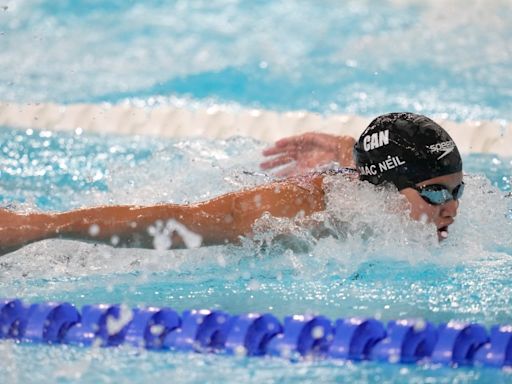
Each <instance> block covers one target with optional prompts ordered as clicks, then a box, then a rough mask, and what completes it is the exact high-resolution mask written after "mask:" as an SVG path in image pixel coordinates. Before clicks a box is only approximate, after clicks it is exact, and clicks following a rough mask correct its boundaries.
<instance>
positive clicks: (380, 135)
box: [363, 129, 389, 152]
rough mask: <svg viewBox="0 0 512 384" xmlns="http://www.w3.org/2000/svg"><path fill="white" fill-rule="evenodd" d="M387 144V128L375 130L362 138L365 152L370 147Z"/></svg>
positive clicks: (369, 149) (370, 148)
mask: <svg viewBox="0 0 512 384" xmlns="http://www.w3.org/2000/svg"><path fill="white" fill-rule="evenodd" d="M388 144H389V130H388V129H386V130H385V131H380V132H375V133H372V134H371V135H368V136H365V137H364V139H363V147H364V150H365V151H366V152H368V151H371V150H372V149H375V148H379V147H382V146H384V145H388Z"/></svg>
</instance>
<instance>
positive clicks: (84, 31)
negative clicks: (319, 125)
mask: <svg viewBox="0 0 512 384" xmlns="http://www.w3.org/2000/svg"><path fill="white" fill-rule="evenodd" d="M4 4H5V6H2V4H0V50H1V51H2V52H7V54H2V55H0V100H1V101H16V102H21V103H23V102H29V101H30V102H58V103H62V104H67V103H74V102H87V103H104V102H108V103H122V102H126V101H127V102H128V103H134V104H136V105H144V106H146V107H151V106H154V105H158V104H176V105H179V106H184V107H190V108H202V107H205V106H209V105H212V104H213V105H218V104H223V105H227V106H228V107H229V108H233V110H236V109H237V108H239V107H244V108H245V107H249V108H252V107H258V108H266V109H272V110H277V111H287V110H294V109H303V110H307V111H314V112H319V113H322V114H331V113H347V112H349V113H356V114H360V115H365V116H373V115H376V114H379V113H383V112H389V111H392V110H411V111H415V112H419V113H425V114H428V115H432V116H440V117H445V118H450V119H454V120H457V121H462V122H463V121H466V120H472V119H477V120H480V119H482V120H495V121H496V120H498V121H503V122H507V121H510V120H511V118H512V115H511V113H512V112H511V110H510V108H509V106H510V104H511V102H512V92H511V90H512V76H511V73H512V72H511V71H510V68H511V66H512V52H511V50H510V38H511V37H512V23H511V22H510V20H512V7H510V5H509V3H508V2H507V1H500V0H494V1H489V2H485V3H484V2H475V3H474V4H472V5H468V4H467V2H465V1H462V0H456V1H452V2H450V4H444V2H438V1H434V0H432V1H398V0H395V1H381V2H378V3H376V2H373V1H346V2H343V3H342V4H340V3H339V2H335V1H326V2H293V1H283V2H272V1H261V2H257V3H256V2H249V1H233V0H217V1H209V2H206V1H197V2H193V3H192V2H186V1H170V2H163V1H157V0H153V1H146V2H144V3H140V2H132V1H121V0H117V1H114V0H112V1H108V2H94V1H93V2H90V1H61V2H52V1H48V0H40V1H25V0H16V1H14V0H12V1H10V0H7V1H4ZM73 128H74V127H73ZM362 128H363V127H362ZM0 143H2V145H1V148H0V204H2V205H3V206H8V207H11V208H15V209H22V210H43V211H63V210H68V209H73V208H77V207H81V206H92V205H99V204H154V203H161V202H173V203H187V202H194V201H200V200H204V199H208V198H211V197H213V196H217V195H219V194H221V193H224V192H228V191H234V190H239V189H241V188H245V187H251V186H255V185H259V184H263V183H266V182H268V181H270V180H272V179H273V176H272V175H268V174H265V173H263V172H261V171H260V170H259V168H258V164H259V162H260V161H261V160H262V156H261V150H262V149H263V148H264V147H265V146H266V145H268V143H263V142H259V141H256V140H253V139H251V138H242V137H232V138H230V139H228V140H206V139H198V138H196V139H187V140H185V139H180V140H177V139H175V140H172V139H162V138H150V137H143V136H134V137H124V136H115V135H111V136H105V135H93V134H89V133H85V132H82V130H81V129H76V130H75V131H74V132H73V133H56V132H52V131H37V130H31V129H28V130H19V129H16V128H13V127H1V128H0ZM464 170H465V172H466V176H465V181H466V183H467V188H466V192H465V196H464V198H463V199H462V201H461V206H460V210H459V215H458V217H457V220H456V223H455V224H454V225H453V229H452V230H451V231H450V236H449V238H448V239H447V240H446V241H445V242H443V244H441V245H439V244H437V242H436V241H435V239H434V235H433V232H432V228H431V227H430V226H429V225H425V224H421V223H410V222H409V221H408V220H407V218H406V217H405V214H403V215H401V214H397V213H393V211H390V210H389V209H387V208H386V207H385V206H384V204H383V203H382V201H383V199H384V198H385V199H386V202H387V203H386V206H394V207H399V206H400V205H403V200H401V199H400V198H399V196H397V195H396V194H393V193H391V192H389V191H385V190H377V191H376V190H374V189H373V188H369V187H368V186H365V185H364V184H361V183H347V182H345V181H344V180H342V179H340V178H337V177H331V178H328V179H327V180H326V183H327V184H328V186H329V187H328V189H329V192H328V198H329V204H328V209H327V211H326V213H325V214H322V215H320V216H319V219H320V220H323V221H324V222H326V223H331V222H332V220H340V221H343V222H346V223H349V224H348V226H349V227H348V232H347V233H344V234H340V236H341V237H344V240H337V239H334V238H324V239H320V240H316V239H314V238H312V237H311V235H310V234H309V233H308V232H307V231H305V230H303V229H301V227H300V226H298V225H296V224H297V223H296V222H295V221H294V220H275V219H273V218H268V217H264V218H262V219H261V220H260V221H259V222H258V223H257V229H256V233H255V236H254V238H252V239H245V240H244V242H243V244H242V245H241V246H231V245H227V246H219V247H208V248H201V249H194V250H180V251H159V250H137V249H113V248H111V247H109V246H102V245H94V244H88V243H81V242H75V241H64V240H48V241H43V242H39V243H35V244H31V245H29V246H27V247H25V248H23V249H21V250H18V251H16V252H13V253H11V254H8V255H5V256H2V257H0V297H19V298H23V299H24V300H26V301H28V302H36V301H43V300H67V301H70V302H72V303H74V304H76V305H77V306H80V305H83V304H90V303H98V302H105V303H124V304H126V305H129V306H136V305H156V306H164V305H165V306H171V307H173V308H174V309H176V310H183V309H187V308H219V309H223V310H226V311H228V312H230V313H233V314H235V313H242V312H247V311H269V312H272V313H274V314H276V315H277V316H280V317H282V316H284V315H287V314H292V313H319V314H323V315H326V316H328V317H330V318H331V319H335V318H340V317H345V316H358V315H361V316H372V317H377V318H379V319H382V320H383V321H385V320H388V319H395V318H407V317H415V318H416V317H423V318H425V319H428V320H430V321H433V322H442V321H448V320H451V319H458V320H464V321H477V322H480V323H482V324H484V325H486V326H490V325H492V324H497V323H508V324H510V323H512V299H511V298H512V282H511V279H510V276H512V197H511V192H512V189H511V178H512V152H511V154H510V156H503V157H499V156H495V155H493V154H468V155H465V157H464ZM283 228H284V229H286V230H288V231H290V233H291V235H292V236H291V237H290V238H289V239H287V240H286V241H277V240H275V237H276V235H277V234H278V233H279V232H280V231H282V230H283ZM361 228H363V229H367V228H371V230H372V232H373V234H372V236H370V237H368V236H365V235H363V234H361V231H360V229H361ZM0 355H1V356H2V359H3V363H2V364H1V365H0V373H1V375H2V377H5V378H6V382H38V383H41V382H55V381H58V382H72V381H75V380H80V381H81V382H86V383H89V382H90V383H96V382H115V383H120V382H132V381H140V382H147V381H150V380H153V379H159V380H161V379H164V380H165V379H167V378H168V379H170V380H174V381H178V382H191V383H199V382H200V383H204V382H256V381H264V382H290V381H313V380H314V381H317V382H332V381H335V380H336V381H346V382H384V383H395V382H404V383H405V382H407V383H410V382H431V383H447V382H454V381H456V382H496V383H500V382H509V381H510V380H512V376H511V372H510V371H507V370H504V371H503V370H494V369H485V368H481V367H476V368H458V369H452V368H446V367H438V366H409V365H390V364H375V363H371V362H365V363H357V364H354V363H350V362H341V361H318V362H311V361H307V362H299V363H291V362H289V361H286V360H284V359H256V358H241V357H237V358H232V357H226V356H222V355H219V356H216V355H199V354H187V353H174V352H169V353H158V352H148V351H140V350H136V349H132V348H116V349H83V348H76V347H70V346H51V347H46V346H31V345H26V344H25V345H17V344H15V343H12V342H10V341H2V342H0Z"/></svg>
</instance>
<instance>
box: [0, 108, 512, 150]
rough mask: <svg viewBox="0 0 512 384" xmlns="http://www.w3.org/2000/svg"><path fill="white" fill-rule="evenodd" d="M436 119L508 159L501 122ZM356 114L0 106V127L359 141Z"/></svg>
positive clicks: (471, 145) (511, 130)
mask: <svg viewBox="0 0 512 384" xmlns="http://www.w3.org/2000/svg"><path fill="white" fill-rule="evenodd" d="M434 119H435V120H436V121H437V122H438V123H439V124H440V125H442V126H443V127H444V128H446V130H447V131H448V132H449V133H450V135H451V136H452V137H453V139H454V140H455V142H456V143H457V146H458V147H459V149H460V151H461V152H462V153H465V154H467V153H496V154H498V155H503V156H510V155H511V154H512V151H511V150H510V148H512V124H510V123H506V122H504V121H467V122H463V123H457V122H454V121H450V120H447V119H445V118H436V117H434ZM370 120H371V118H370V117H365V116H359V115H348V114H345V115H328V116H324V115H319V114H316V113H311V112H304V111H289V112H285V113H277V112H274V111H267V110H254V109H240V108H228V107H222V106H216V107H215V108H213V107H209V108H206V107H203V108H185V107H178V106H171V105H167V106H157V107H154V108H148V107H137V106H133V105H126V104H125V105H110V104H101V105H99V104H73V105H58V104H52V103H25V104H19V103H11V102H0V125H7V126H12V127H16V128H23V129H48V130H64V131H75V130H76V129H81V130H84V131H87V132H97V133H113V134H124V135H153V136H162V137H173V138H184V137H206V138H214V139H222V138H228V137H232V136H235V135H240V136H248V137H252V138H255V139H258V140H263V141H267V142H272V141H275V140H277V139H279V138H282V137H285V136H289V135H294V134H300V133H304V132H308V131H319V132H326V133H332V134H343V135H350V136H353V137H358V136H359V135H360V133H361V132H362V131H363V129H364V128H365V127H366V126H367V125H368V123H369V122H370Z"/></svg>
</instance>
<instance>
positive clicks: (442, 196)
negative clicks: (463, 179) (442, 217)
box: [417, 183, 464, 205]
mask: <svg viewBox="0 0 512 384" xmlns="http://www.w3.org/2000/svg"><path fill="white" fill-rule="evenodd" d="M417 191H418V192H419V194H420V196H421V197H422V198H423V199H424V200H425V201H426V202H427V203H429V204H433V205H441V204H444V203H447V202H448V201H450V200H459V199H460V198H461V197H462V194H463V193H464V183H460V184H459V185H458V186H456V187H455V188H454V190H453V192H450V191H449V190H448V188H446V186H444V185H440V184H434V185H426V186H424V187H421V188H418V189H417Z"/></svg>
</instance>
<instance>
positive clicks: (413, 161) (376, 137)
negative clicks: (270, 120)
mask: <svg viewBox="0 0 512 384" xmlns="http://www.w3.org/2000/svg"><path fill="white" fill-rule="evenodd" d="M315 135H316V136H315ZM305 138H306V139H307V140H306V142H307V143H308V145H309V150H308V151H300V145H299V144H300V143H301V140H302V141H304V140H305V139H304V137H303V138H302V139H297V138H291V139H285V140H284V142H285V143H286V142H287V143H288V145H285V146H283V147H282V148H284V147H285V148H286V149H285V150H284V151H280V150H278V149H270V150H268V151H266V154H267V155H277V158H275V159H274V160H275V161H274V162H272V160H270V162H266V163H265V164H264V165H263V166H264V167H266V168H267V169H270V168H273V167H275V166H279V165H284V164H286V163H287V161H285V160H286V159H285V158H283V155H284V156H287V159H288V162H289V159H293V156H292V154H291V153H292V152H293V151H295V152H296V153H295V160H297V161H298V162H299V163H300V159H299V155H298V153H301V155H308V152H310V154H313V155H314V156H312V157H310V158H309V160H308V161H305V162H303V163H302V165H301V166H302V167H311V166H315V165H316V164H319V163H322V162H324V161H325V160H326V159H328V160H329V161H332V160H335V161H338V162H340V163H341V164H344V165H350V164H352V162H354V163H355V166H356V169H357V173H356V174H357V175H358V177H359V179H361V180H364V181H367V182H369V183H371V184H374V185H379V184H384V183H391V184H393V185H394V186H395V187H396V188H397V190H398V191H399V193H401V194H402V195H404V196H405V198H406V199H407V201H408V202H409V206H410V217H411V218H412V219H413V220H421V221H425V222H429V223H432V224H434V225H435V227H436V229H437V235H438V238H439V240H442V239H443V238H445V237H446V236H448V227H449V226H450V225H451V224H452V223H453V221H454V218H455V216H456V214H457V209H458V205H459V201H458V200H459V198H460V197H461V196H462V192H463V190H464V183H463V181H462V178H463V175H462V160H461V157H460V154H459V151H458V150H457V147H456V145H455V143H454V142H453V140H452V139H451V137H450V136H449V135H448V133H447V132H446V131H445V130H444V129H443V128H441V127H440V126H439V125H438V124H436V123H435V122H434V121H432V120H430V119H429V118H427V117H425V116H421V115H416V114H413V113H390V114H386V115H382V116H379V117H377V118H376V119H375V120H373V121H372V122H371V123H370V125H369V126H368V127H367V128H366V130H365V131H364V132H363V133H362V134H361V137H360V138H359V140H358V141H357V142H356V141H355V140H353V139H352V140H351V139H350V138H348V137H341V138H340V137H337V136H329V135H327V136H322V135H317V134H309V136H306V137H305ZM318 140H320V141H318ZM331 140H334V141H335V143H334V145H333V143H330V141H331ZM318 142H320V144H321V145H318ZM293 143H296V144H293ZM297 143H298V144H297ZM294 146H295V149H294ZM352 146H353V148H352ZM274 148H279V142H278V143H277V146H276V147H274ZM315 151H316V152H317V154H316V155H315V154H314V152H315ZM349 153H350V155H349ZM352 154H353V157H352ZM315 156H316V157H315ZM280 157H281V159H280ZM299 170H300V169H299ZM334 172H335V173H338V172H339V173H342V174H346V172H344V171H343V170H334ZM331 173H332V172H331ZM326 174H329V173H326V172H316V173H313V174H311V175H309V176H303V177H301V178H295V179H293V178H291V179H284V180H279V181H275V182H273V183H270V184H267V185H262V186H258V187H255V188H251V189H246V190H242V191H238V192H232V193H227V194H224V195H221V196H219V197H216V198H213V199H211V200H208V201H204V202H199V203H195V204H189V205H178V204H160V205H153V206H101V207H93V208H84V209H78V210H74V211H69V212H62V213H27V214H23V213H17V212H12V211H9V210H0V252H1V253H6V252H10V251H13V250H15V249H18V248H20V247H22V246H24V245H26V244H29V243H32V242H35V241H39V240H43V239H50V238H61V239H76V240H82V241H92V242H97V243H105V244H111V245H114V246H124V247H140V248H155V243H154V241H155V232H158V231H159V233H163V234H165V236H168V238H169V242H168V244H167V245H168V246H166V248H169V247H172V248H182V247H186V246H191V245H193V246H198V245H219V244H226V243H238V242H239V241H240V239H241V237H243V236H250V235H251V233H252V230H253V225H254V223H255V221H256V220H257V219H259V218H260V217H261V216H262V215H263V214H264V213H265V212H268V213H269V214H271V215H272V216H275V217H287V218H293V217H296V216H297V215H305V216H309V215H311V214H312V213H315V212H319V211H323V210H325V206H326V203H325V192H324V189H323V178H324V177H325V175H326ZM190 232H192V233H194V234H197V235H199V236H200V237H201V242H200V244H195V243H194V244H190V243H189V236H187V233H190Z"/></svg>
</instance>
